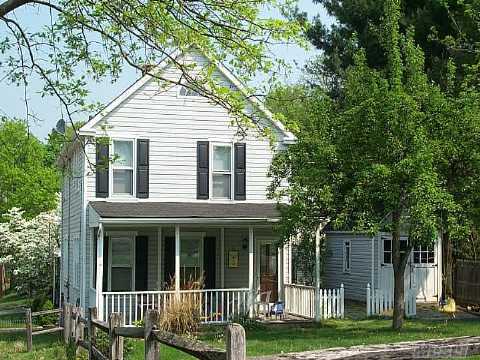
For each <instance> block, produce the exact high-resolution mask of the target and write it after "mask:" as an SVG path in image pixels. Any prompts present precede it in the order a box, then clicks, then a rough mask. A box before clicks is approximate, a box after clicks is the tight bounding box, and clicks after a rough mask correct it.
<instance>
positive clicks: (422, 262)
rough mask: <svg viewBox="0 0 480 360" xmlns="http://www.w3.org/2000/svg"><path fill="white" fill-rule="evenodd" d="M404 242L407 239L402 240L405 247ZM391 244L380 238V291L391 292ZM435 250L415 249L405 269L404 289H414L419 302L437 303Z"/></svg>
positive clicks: (389, 240)
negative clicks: (389, 290)
mask: <svg viewBox="0 0 480 360" xmlns="http://www.w3.org/2000/svg"><path fill="white" fill-rule="evenodd" d="M406 241H407V238H402V244H405V245H406ZM391 244H392V242H391V237H388V236H382V237H381V243H380V273H379V282H380V284H379V285H380V288H381V289H391V291H393V267H392V255H391V251H392V245H391ZM435 248H436V247H433V248H431V249H427V248H425V249H423V248H421V247H418V248H415V249H414V250H413V251H412V253H411V255H410V258H409V260H408V263H407V266H406V268H405V288H406V289H412V288H416V289H417V300H419V301H423V302H430V301H438V295H439V294H438V276H439V273H438V262H437V256H438V255H437V252H436V251H435Z"/></svg>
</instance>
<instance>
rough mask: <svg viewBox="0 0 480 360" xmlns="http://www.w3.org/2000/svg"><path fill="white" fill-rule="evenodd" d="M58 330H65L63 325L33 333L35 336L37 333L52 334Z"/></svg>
mask: <svg viewBox="0 0 480 360" xmlns="http://www.w3.org/2000/svg"><path fill="white" fill-rule="evenodd" d="M58 331H63V327H54V328H50V329H44V330H38V331H34V332H33V333H32V335H33V336H35V335H44V334H51V333H54V332H58Z"/></svg>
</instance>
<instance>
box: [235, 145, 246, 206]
mask: <svg viewBox="0 0 480 360" xmlns="http://www.w3.org/2000/svg"><path fill="white" fill-rule="evenodd" d="M234 158H235V178H234V183H235V193H234V196H235V200H245V199H246V198H247V196H246V192H247V189H246V187H247V176H246V175H247V162H246V144H244V143H236V144H235V157H234Z"/></svg>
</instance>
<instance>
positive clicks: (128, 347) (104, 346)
mask: <svg viewBox="0 0 480 360" xmlns="http://www.w3.org/2000/svg"><path fill="white" fill-rule="evenodd" d="M136 341H137V340H135V339H129V338H124V339H123V356H124V357H125V358H127V359H128V358H129V356H130V355H131V354H132V352H133V351H134V349H135V342H136ZM95 346H96V347H97V349H98V350H99V351H100V352H101V353H102V354H104V355H106V356H108V354H109V349H110V336H109V335H108V334H107V333H106V332H104V331H99V330H97V333H96V337H95Z"/></svg>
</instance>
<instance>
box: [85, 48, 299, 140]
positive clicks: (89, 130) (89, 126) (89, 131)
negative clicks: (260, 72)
mask: <svg viewBox="0 0 480 360" xmlns="http://www.w3.org/2000/svg"><path fill="white" fill-rule="evenodd" d="M178 56H180V53H179V52H178V51H177V52H175V53H173V54H172V55H171V57H178ZM204 56H205V55H204ZM168 65H169V61H168V58H165V59H164V60H162V62H160V64H159V65H158V66H157V67H156V69H155V71H156V72H161V71H163V70H165V69H166V68H167V67H168ZM216 67H217V69H218V70H219V71H220V73H221V74H222V75H223V76H225V77H226V78H227V79H228V80H229V81H230V82H231V83H232V84H233V85H235V87H237V89H238V90H240V92H241V93H242V94H243V95H244V96H245V97H246V98H247V99H248V101H249V102H250V103H251V104H252V105H253V106H254V107H256V108H257V109H258V110H260V111H261V112H262V113H263V114H264V115H265V117H266V118H267V120H269V121H270V122H271V124H272V125H273V126H274V127H276V128H277V129H278V130H279V131H280V132H281V133H282V134H283V136H284V139H283V142H284V143H287V144H288V143H294V142H295V141H296V137H295V135H293V134H292V133H291V132H290V131H288V130H287V129H286V128H285V126H284V125H283V124H282V123H281V122H280V121H278V120H275V119H274V118H273V114H272V113H271V112H270V111H269V110H268V109H267V108H266V106H265V104H263V102H262V101H260V100H259V99H258V98H257V97H255V96H249V93H248V91H247V88H246V87H245V85H243V83H242V82H241V81H240V80H239V79H238V78H237V77H236V76H235V75H234V74H233V73H232V72H231V71H230V70H229V69H227V68H226V67H225V66H224V65H222V64H219V63H217V64H216ZM153 78H154V77H153V76H152V75H150V74H145V75H143V76H142V77H141V78H139V79H138V80H137V81H135V82H134V83H133V84H132V85H130V86H129V87H128V88H127V89H125V90H124V91H123V92H122V93H121V94H120V95H119V96H117V97H116V98H115V99H113V100H112V101H111V102H110V103H109V104H108V105H107V106H106V107H105V108H104V109H103V110H101V111H99V112H98V113H97V114H96V115H95V116H93V117H92V118H91V119H90V120H89V121H88V122H87V123H85V124H84V125H83V126H82V127H81V128H80V130H79V134H80V135H86V136H88V135H95V134H96V132H95V130H94V127H95V126H96V125H97V124H98V123H99V122H100V121H102V120H103V118H104V117H105V116H107V115H108V114H109V113H111V112H112V111H113V110H115V109H116V108H117V107H118V106H119V105H121V104H122V103H123V102H124V101H125V100H127V99H128V98H129V97H130V96H131V95H132V94H134V93H135V92H136V91H137V90H139V89H140V88H141V87H142V86H143V85H145V84H146V83H147V82H148V81H150V80H151V79H153Z"/></svg>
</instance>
